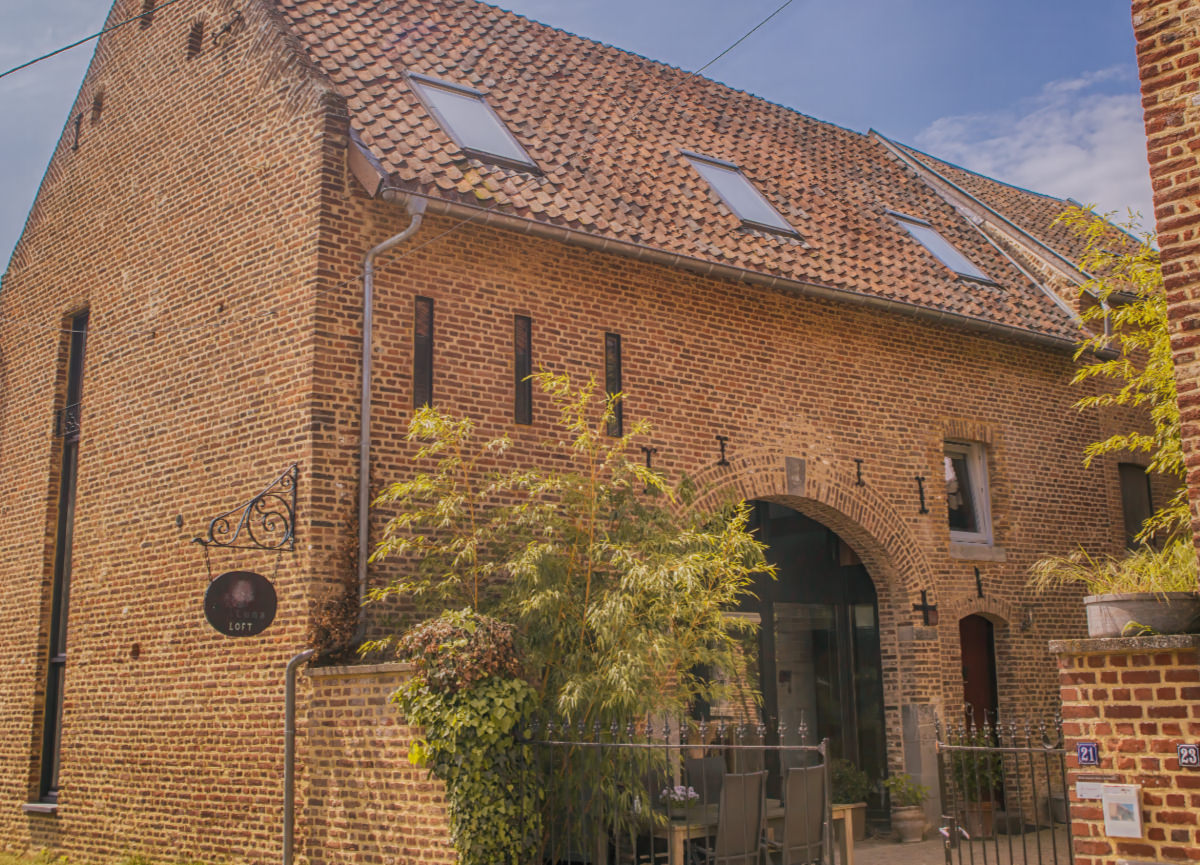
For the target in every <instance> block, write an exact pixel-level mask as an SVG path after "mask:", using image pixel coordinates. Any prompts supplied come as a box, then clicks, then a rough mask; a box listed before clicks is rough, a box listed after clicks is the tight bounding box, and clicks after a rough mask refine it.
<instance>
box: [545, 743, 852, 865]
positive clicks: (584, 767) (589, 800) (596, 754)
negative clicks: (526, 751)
mask: <svg viewBox="0 0 1200 865" xmlns="http://www.w3.org/2000/svg"><path fill="white" fill-rule="evenodd" d="M802 736H803V731H802V730H792V731H787V730H779V729H772V730H771V731H768V730H767V729H766V728H764V727H761V726H759V727H755V726H746V725H726V724H707V723H704V722H683V723H671V724H661V725H645V724H640V725H636V726H635V725H624V726H620V725H609V726H607V727H603V728H602V727H600V726H598V725H591V726H586V725H555V724H543V725H539V726H538V727H535V729H534V732H533V736H532V737H531V740H530V742H531V744H532V745H533V746H534V753H535V755H536V758H537V760H538V764H539V767H540V772H539V774H540V776H541V778H542V781H543V783H544V785H545V786H544V790H545V802H546V811H545V820H544V828H543V832H544V838H543V845H542V849H541V850H540V851H538V852H537V853H536V854H535V855H534V856H532V857H531V858H532V860H533V861H535V862H542V863H563V865H566V863H578V865H582V863H591V865H642V863H645V865H658V863H661V865H759V863H763V862H765V863H776V865H791V863H797V862H806V863H808V862H822V863H832V862H833V855H832V847H833V844H834V834H833V831H832V822H833V821H832V812H831V804H830V778H829V765H828V760H827V753H828V743H827V742H822V743H820V744H818V745H806V744H803V743H802Z"/></svg>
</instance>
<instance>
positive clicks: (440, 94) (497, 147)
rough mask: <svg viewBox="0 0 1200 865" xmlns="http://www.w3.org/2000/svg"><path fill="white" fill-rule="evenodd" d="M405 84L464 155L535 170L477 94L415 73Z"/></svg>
mask: <svg viewBox="0 0 1200 865" xmlns="http://www.w3.org/2000/svg"><path fill="white" fill-rule="evenodd" d="M408 80H409V83H411V84H412V87H413V90H414V91H416V94H417V96H419V97H420V98H421V101H422V102H423V103H425V107H426V108H428V109H429V113H430V114H432V115H433V117H434V119H435V120H437V122H438V124H439V125H441V127H442V129H444V130H445V131H446V134H448V135H449V136H450V137H451V138H453V139H454V143H455V144H457V145H458V146H459V147H461V148H462V149H463V151H464V152H465V153H467V154H468V155H471V156H476V157H479V158H482V159H484V160H485V161H488V162H499V163H502V164H503V163H506V164H509V165H512V166H514V167H517V168H527V169H528V168H532V169H535V170H536V169H537V163H536V162H534V161H533V159H532V158H530V156H529V154H528V153H526V152H525V148H524V147H522V146H521V143H520V142H519V141H517V139H516V137H515V136H513V134H512V133H511V132H509V131H508V127H507V126H505V125H504V121H503V120H501V119H500V117H499V115H497V114H496V112H495V111H494V110H493V109H492V106H490V105H488V104H487V100H486V99H485V98H484V95H483V94H482V93H480V92H479V91H478V90H475V89H473V88H471V87H463V86H462V85H460V84H450V83H449V82H446V81H439V80H438V79H436V78H429V77H427V76H425V75H418V74H417V73H415V72H410V73H408Z"/></svg>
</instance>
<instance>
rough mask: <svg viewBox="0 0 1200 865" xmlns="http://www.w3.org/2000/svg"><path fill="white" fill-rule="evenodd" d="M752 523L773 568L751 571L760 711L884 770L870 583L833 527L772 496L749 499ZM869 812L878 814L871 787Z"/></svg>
mask: <svg viewBox="0 0 1200 865" xmlns="http://www.w3.org/2000/svg"><path fill="white" fill-rule="evenodd" d="M752 527H753V528H755V529H756V530H757V531H758V536H759V539H760V540H761V541H762V542H763V543H765V544H766V545H767V548H768V552H767V557H768V559H769V560H770V561H771V562H772V563H773V564H774V565H775V566H776V568H777V569H778V578H777V579H776V580H770V579H766V578H761V579H759V580H758V581H757V582H756V584H755V586H754V592H755V594H756V595H757V599H755V600H753V601H749V602H748V603H747V605H746V606H747V609H748V610H752V611H753V612H757V613H758V615H759V617H760V621H761V623H762V627H761V630H760V638H759V669H760V672H761V682H762V692H763V714H764V716H765V720H766V721H768V723H769V722H771V721H773V720H778V721H779V723H781V724H784V725H786V727H787V728H788V729H790V730H795V729H796V727H797V725H798V724H799V723H800V721H801V719H803V720H804V722H805V724H806V725H807V731H808V732H807V738H808V741H809V742H813V743H815V742H818V741H820V740H821V739H822V738H825V737H828V738H829V740H830V745H831V750H832V753H833V756H834V757H835V758H836V757H844V758H845V759H847V760H850V761H851V762H853V763H854V764H856V765H857V766H858V767H859V768H860V769H862V770H863V771H865V772H866V773H867V774H868V775H869V776H870V778H871V780H872V782H875V781H878V780H879V779H880V778H883V777H885V775H886V771H887V769H886V767H887V752H886V744H885V733H884V719H883V677H882V668H881V662H880V652H879V604H878V599H877V597H876V593H875V585H874V583H873V582H872V581H871V577H870V575H869V574H868V573H867V569H866V567H864V566H863V564H862V562H861V561H859V559H858V556H857V555H855V553H854V551H853V550H852V549H851V548H850V547H849V546H848V545H847V544H846V543H845V542H843V541H842V540H841V538H839V537H838V536H837V535H836V534H835V533H834V532H833V531H832V530H830V529H829V528H827V527H826V526H824V525H822V524H821V523H819V522H817V521H816V520H813V519H811V518H809V517H806V516H804V515H803V514H801V513H799V512H797V511H795V510H793V509H791V508H789V507H786V506H784V505H780V504H776V503H774V502H755V503H754V514H753V519H752ZM868 809H869V816H871V817H872V818H884V817H886V812H885V810H884V803H883V800H882V798H881V796H880V795H879V793H878V792H876V793H874V794H872V797H871V800H869V801H868Z"/></svg>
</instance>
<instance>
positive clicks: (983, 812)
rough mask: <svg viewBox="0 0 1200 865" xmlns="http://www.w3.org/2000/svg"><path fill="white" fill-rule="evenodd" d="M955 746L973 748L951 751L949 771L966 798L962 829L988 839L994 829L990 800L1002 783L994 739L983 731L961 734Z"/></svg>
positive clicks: (964, 798) (972, 834)
mask: <svg viewBox="0 0 1200 865" xmlns="http://www.w3.org/2000/svg"><path fill="white" fill-rule="evenodd" d="M957 744H958V745H963V746H966V747H969V748H978V749H980V750H976V751H959V750H953V751H951V752H950V774H951V778H952V781H953V783H954V786H955V787H957V788H958V790H959V791H960V792H961V793H962V798H963V800H964V801H965V805H964V808H963V815H962V825H963V828H965V829H966V830H967V833H968V834H969V835H970V836H971V837H972V838H990V837H991V836H992V833H993V832H994V831H995V820H994V814H993V801H994V800H995V796H996V791H997V790H998V789H999V788H1000V786H1001V785H1002V784H1003V782H1004V765H1003V763H1002V760H1001V756H1000V754H998V753H997V752H996V751H994V750H990V749H991V748H993V747H994V745H995V742H993V741H992V738H991V736H990V735H988V733H987V732H986V731H985V730H977V731H973V732H971V733H969V734H964V735H963V736H962V737H961V739H960V741H959V742H958V743H957Z"/></svg>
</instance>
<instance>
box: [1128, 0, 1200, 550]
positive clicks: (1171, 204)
mask: <svg viewBox="0 0 1200 865" xmlns="http://www.w3.org/2000/svg"><path fill="white" fill-rule="evenodd" d="M1133 30H1134V35H1135V36H1136V37H1137V56H1138V71H1139V74H1140V76H1141V80H1142V106H1143V109H1144V112H1145V119H1146V139H1147V144H1146V147H1147V155H1148V158H1149V161H1150V182H1151V185H1152V186H1153V188H1154V221H1155V225H1156V226H1157V229H1158V243H1159V247H1160V249H1161V250H1162V263H1163V279H1164V282H1165V284H1166V290H1167V299H1168V302H1169V304H1170V316H1171V345H1172V348H1173V349H1174V355H1175V368H1176V378H1177V379H1178V383H1179V408H1180V413H1181V415H1182V420H1183V435H1184V441H1185V455H1186V461H1187V467H1188V488H1189V489H1190V491H1191V507H1192V525H1193V529H1195V528H1196V527H1197V526H1200V522H1198V521H1200V355H1197V352H1196V349H1197V346H1198V345H1200V338H1198V337H1197V335H1196V328H1197V325H1198V323H1200V233H1198V230H1197V227H1198V225H1200V209H1198V204H1197V202H1198V201H1200V6H1197V5H1196V3H1194V2H1192V0H1134V2H1133ZM1195 535H1196V537H1197V538H1200V531H1197V532H1195Z"/></svg>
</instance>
